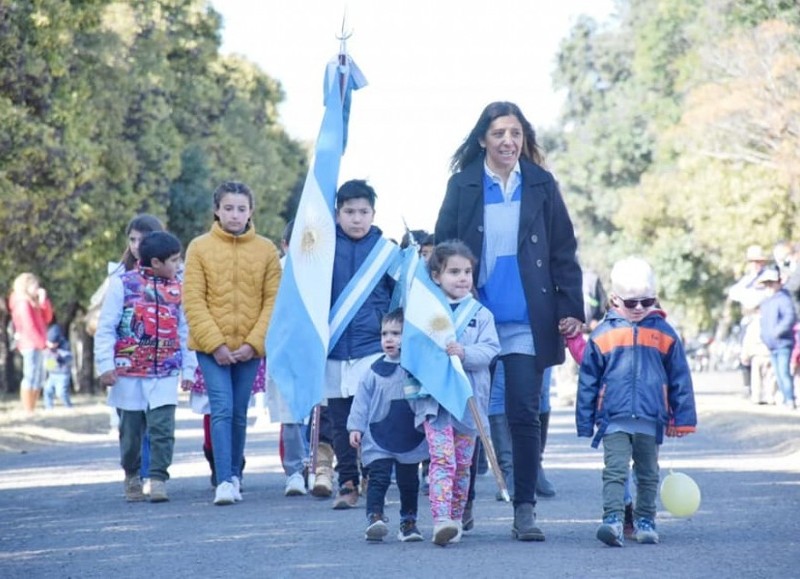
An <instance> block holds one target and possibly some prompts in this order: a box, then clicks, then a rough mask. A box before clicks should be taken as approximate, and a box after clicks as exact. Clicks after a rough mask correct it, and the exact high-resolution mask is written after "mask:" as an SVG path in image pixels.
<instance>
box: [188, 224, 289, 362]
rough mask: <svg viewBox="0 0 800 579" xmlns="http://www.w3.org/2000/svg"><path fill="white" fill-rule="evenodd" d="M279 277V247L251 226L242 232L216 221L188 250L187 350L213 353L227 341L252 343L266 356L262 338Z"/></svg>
mask: <svg viewBox="0 0 800 579" xmlns="http://www.w3.org/2000/svg"><path fill="white" fill-rule="evenodd" d="M280 281H281V264H280V261H279V258H278V250H277V249H276V248H275V244H274V243H272V242H271V241H270V240H268V239H266V238H264V237H261V236H259V235H256V232H255V229H253V227H252V226H251V227H250V228H249V229H248V230H247V231H245V232H244V233H243V234H241V235H232V234H230V233H227V232H226V231H225V230H224V229H222V228H221V227H220V226H219V223H217V222H214V225H213V226H212V228H211V231H210V232H209V233H206V234H204V235H201V236H199V237H197V238H195V239H193V240H192V242H191V243H190V244H189V248H188V249H187V250H186V270H185V275H184V282H183V307H184V310H185V312H186V320H187V322H188V323H189V348H191V349H192V350H196V351H198V352H204V353H206V354H212V353H213V352H214V350H216V349H217V348H219V347H220V346H222V345H223V344H224V345H226V346H228V348H229V349H230V350H232V351H233V350H236V349H238V348H239V347H241V346H242V344H244V343H247V344H250V345H251V346H252V347H253V349H254V350H255V351H256V353H257V356H258V357H263V356H264V337H265V336H266V334H267V326H268V325H269V320H270V317H271V316H272V308H273V307H274V305H275V296H276V295H277V294H278V286H279V285H280Z"/></svg>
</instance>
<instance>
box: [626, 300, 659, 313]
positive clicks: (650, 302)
mask: <svg viewBox="0 0 800 579" xmlns="http://www.w3.org/2000/svg"><path fill="white" fill-rule="evenodd" d="M619 301H621V302H622V303H623V304H624V305H625V307H626V308H628V309H629V310H632V309H634V308H636V306H637V305H641V306H642V307H643V308H644V309H647V308H649V307H651V306H652V305H653V304H655V303H656V298H641V299H638V300H623V299H622V298H619Z"/></svg>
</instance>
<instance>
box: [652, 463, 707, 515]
mask: <svg viewBox="0 0 800 579" xmlns="http://www.w3.org/2000/svg"><path fill="white" fill-rule="evenodd" d="M659 494H660V496H661V503H662V504H663V505H664V508H665V509H667V510H668V511H669V512H670V513H672V514H673V515H674V516H676V517H691V516H692V515H693V514H695V513H696V512H697V509H699V508H700V487H699V486H697V483H696V482H694V479H692V477H690V476H689V475H688V474H684V473H682V472H671V473H669V474H668V475H667V476H666V477H664V480H663V481H661V489H660V491H659Z"/></svg>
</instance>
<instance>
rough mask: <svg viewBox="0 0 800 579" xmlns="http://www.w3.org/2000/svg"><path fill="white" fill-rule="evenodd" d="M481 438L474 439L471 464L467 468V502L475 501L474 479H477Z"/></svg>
mask: <svg viewBox="0 0 800 579" xmlns="http://www.w3.org/2000/svg"><path fill="white" fill-rule="evenodd" d="M481 448H482V446H481V437H480V436H479V437H478V438H476V439H475V452H473V453H472V464H471V465H470V466H469V491H468V492H467V502H470V503H471V502H472V501H474V500H475V479H476V478H478V462H479V461H480V458H479V457H478V455H479V454H480V451H481Z"/></svg>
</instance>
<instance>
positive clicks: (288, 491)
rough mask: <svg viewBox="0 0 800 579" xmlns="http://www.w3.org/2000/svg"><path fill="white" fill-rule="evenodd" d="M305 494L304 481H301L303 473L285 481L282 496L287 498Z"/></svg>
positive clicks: (295, 474) (293, 475)
mask: <svg viewBox="0 0 800 579" xmlns="http://www.w3.org/2000/svg"><path fill="white" fill-rule="evenodd" d="M304 494H306V481H305V480H304V479H303V473H300V472H296V473H294V474H292V475H290V476H289V477H288V478H287V479H286V488H285V489H284V491H283V495H284V496H287V497H299V496H303V495H304Z"/></svg>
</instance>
